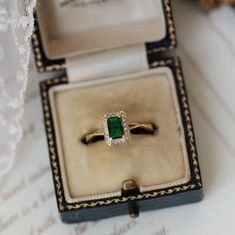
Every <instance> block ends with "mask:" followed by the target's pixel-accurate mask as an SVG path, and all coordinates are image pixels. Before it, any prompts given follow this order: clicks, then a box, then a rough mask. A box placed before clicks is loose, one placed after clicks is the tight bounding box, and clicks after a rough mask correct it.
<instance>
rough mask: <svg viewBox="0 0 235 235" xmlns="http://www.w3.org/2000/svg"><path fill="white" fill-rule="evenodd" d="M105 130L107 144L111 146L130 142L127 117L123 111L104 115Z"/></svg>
mask: <svg viewBox="0 0 235 235" xmlns="http://www.w3.org/2000/svg"><path fill="white" fill-rule="evenodd" d="M103 128H104V137H105V142H106V144H107V145H109V146H112V145H117V144H124V143H126V142H127V141H129V140H130V129H129V125H128V123H127V115H126V113H125V112H123V111H119V112H116V113H111V114H106V115H104V118H103Z"/></svg>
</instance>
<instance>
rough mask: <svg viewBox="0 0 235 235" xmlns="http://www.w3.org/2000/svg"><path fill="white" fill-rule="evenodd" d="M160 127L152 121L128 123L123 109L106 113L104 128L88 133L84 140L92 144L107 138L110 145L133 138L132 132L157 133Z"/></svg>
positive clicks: (106, 140)
mask: <svg viewBox="0 0 235 235" xmlns="http://www.w3.org/2000/svg"><path fill="white" fill-rule="evenodd" d="M156 133H158V128H157V126H156V125H155V124H153V123H151V122H146V123H128V121H127V115H126V113H125V112H123V111H119V112H116V113H111V114H106V115H104V117H103V121H102V128H101V129H98V130H96V131H93V132H92V133H89V134H86V135H85V136H84V138H83V139H82V141H83V142H84V143H85V144H91V143H94V142H97V141H99V140H105V143H106V144H107V145H109V146H112V145H117V144H124V143H126V142H128V141H129V140H130V138H131V134H136V135H140V134H150V135H153V134H156Z"/></svg>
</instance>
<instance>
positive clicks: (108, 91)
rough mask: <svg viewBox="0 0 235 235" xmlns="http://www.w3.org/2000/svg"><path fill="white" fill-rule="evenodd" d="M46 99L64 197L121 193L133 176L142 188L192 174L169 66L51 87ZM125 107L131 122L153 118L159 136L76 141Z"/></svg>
mask: <svg viewBox="0 0 235 235" xmlns="http://www.w3.org/2000/svg"><path fill="white" fill-rule="evenodd" d="M50 101H51V106H52V111H53V119H54V123H55V128H56V138H57V144H58V149H59V159H60V164H61V170H62V176H63V184H64V189H65V192H66V199H67V200H68V201H84V200H90V199H98V198H107V197H111V196H115V195H120V194H121V187H122V182H123V181H124V180H128V179H134V180H135V181H136V183H137V184H138V185H139V187H140V190H141V191H142V192H145V191H149V190H154V189H159V188H165V187H169V186H173V185H179V184H182V183H186V182H188V181H189V179H190V171H189V163H188V156H187V151H186V147H185V139H184V131H183V127H182V120H181V116H180V111H179V105H178V100H177V96H176V88H175V84H174V78H173V74H172V72H171V70H170V69H169V68H158V69H153V70H151V71H150V70H149V71H145V72H140V73H135V74H132V75H126V76H121V77H111V78H106V79H97V80H95V81H92V82H78V83H73V84H67V85H62V86H57V87H54V88H52V89H51V90H50ZM121 110H123V111H125V112H126V113H127V116H128V120H129V121H130V122H154V123H155V124H157V125H158V126H159V134H158V135H136V136H135V135H132V138H131V141H130V142H129V143H127V144H125V145H119V146H113V147H110V146H107V145H106V144H105V142H104V141H100V142H97V143H94V144H90V145H85V144H83V143H82V142H81V141H80V140H81V138H82V137H83V136H84V135H85V134H86V133H88V132H91V131H92V130H95V129H97V128H100V126H101V120H102V117H103V115H104V114H107V113H112V112H117V111H121Z"/></svg>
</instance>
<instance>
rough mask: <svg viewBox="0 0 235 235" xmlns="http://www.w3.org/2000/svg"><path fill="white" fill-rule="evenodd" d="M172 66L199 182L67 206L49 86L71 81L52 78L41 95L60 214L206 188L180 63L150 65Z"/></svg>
mask: <svg viewBox="0 0 235 235" xmlns="http://www.w3.org/2000/svg"><path fill="white" fill-rule="evenodd" d="M170 65H175V69H176V79H177V81H178V83H179V89H180V98H181V101H182V103H183V109H184V112H183V115H184V116H185V120H186V127H187V138H188V140H189V143H190V150H191V152H192V165H193V170H194V174H195V176H196V178H195V179H196V183H193V184H188V185H182V186H177V187H174V188H169V189H165V190H161V191H153V192H148V193H144V194H139V195H136V196H128V197H119V198H112V199H102V200H97V201H91V202H80V203H75V204H67V202H65V201H64V199H63V186H62V184H61V182H62V179H61V176H60V170H59V169H60V167H59V163H58V162H57V156H56V142H55V138H54V134H53V124H52V116H51V112H50V104H49V97H48V92H47V91H48V86H51V85H56V84H61V82H68V79H67V78H66V77H63V78H55V79H51V80H48V81H45V82H43V83H42V85H41V92H42V104H43V110H44V118H45V126H46V131H47V139H48V146H49V152H50V158H51V166H52V172H53V177H54V183H55V190H56V194H57V201H58V207H59V211H60V212H63V211H65V210H73V209H81V208H90V207H95V206H103V205H110V204H114V203H122V202H127V201H134V200H140V199H149V198H155V197H158V196H163V195H171V194H173V193H176V192H184V191H187V190H193V189H195V188H197V187H199V188H201V187H202V183H201V176H200V170H199V163H198V160H197V152H196V145H195V139H194V134H193V127H192V120H191V116H190V111H189V104H188V100H187V95H186V91H185V89H184V82H183V75H182V72H181V69H180V63H179V60H178V59H176V60H173V59H167V60H162V61H156V62H154V63H152V64H151V65H150V66H151V68H155V67H158V66H170ZM66 204H67V205H66Z"/></svg>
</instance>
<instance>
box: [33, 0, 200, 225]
mask: <svg viewBox="0 0 235 235" xmlns="http://www.w3.org/2000/svg"><path fill="white" fill-rule="evenodd" d="M36 14H37V16H36V17H37V21H36V23H35V24H36V25H35V32H34V34H33V37H32V43H33V48H34V53H35V61H36V65H37V68H38V71H39V72H50V71H58V70H63V71H64V72H65V73H66V75H65V76H63V77H55V78H53V79H48V80H45V81H42V82H41V83H40V87H41V97H42V106H43V113H44V120H45V128H46V134H47V140H48V147H49V155H50V161H51V168H52V175H53V180H54V185H55V193H56V198H57V203H58V209H59V212H60V214H61V218H62V221H64V222H66V223H75V222H82V221H90V220H97V219H102V218H108V217H112V216H117V215H123V214H128V213H129V215H130V216H131V217H136V216H138V215H139V213H140V212H144V211H147V210H154V209H159V208H163V207H170V206H176V205H181V204H186V203H192V202H196V201H200V200H201V199H202V197H203V190H202V181H201V175H200V169H199V163H198V156H197V150H196V144H195V137H194V133H193V126H192V119H191V114H190V108H189V103H188V98H187V92H186V88H185V84H184V80H183V74H182V69H181V65H180V61H179V59H178V58H165V59H163V58H162V59H160V55H162V54H163V52H164V51H168V50H171V49H174V48H175V47H176V35H175V28H174V22H173V17H172V9H171V5H170V1H169V0H162V1H160V0H146V1H144V2H143V1H142V0H125V1H123V0H108V1H103V0H100V1H99V0H98V1H97V0H95V1H93V0H89V1H84V0H75V1H74V0H73V1H68V0H66V1H65V0H60V1H57V0H50V1H48V0H47V1H46V0H39V3H38V7H37V13H36ZM48 15H50V21H49V22H48V18H47V16H48ZM118 111H125V112H126V114H127V118H128V121H129V122H135V123H137V122H152V123H155V124H156V125H157V126H158V127H159V132H158V134H156V135H136V136H134V135H133V136H132V137H131V140H130V141H129V142H128V143H126V144H124V145H117V146H112V147H110V146H108V145H106V144H105V142H104V141H99V142H96V143H92V144H90V145H85V144H84V143H83V142H82V141H81V140H82V138H83V136H84V135H85V134H86V133H90V132H91V131H92V130H96V129H99V128H100V125H101V124H100V123H101V120H102V117H103V115H105V114H108V113H115V112H118Z"/></svg>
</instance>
